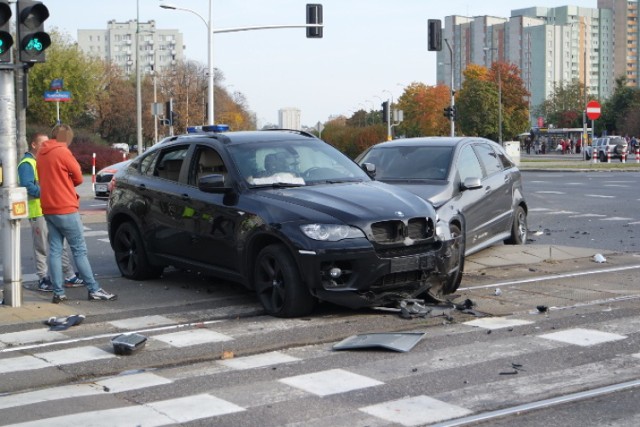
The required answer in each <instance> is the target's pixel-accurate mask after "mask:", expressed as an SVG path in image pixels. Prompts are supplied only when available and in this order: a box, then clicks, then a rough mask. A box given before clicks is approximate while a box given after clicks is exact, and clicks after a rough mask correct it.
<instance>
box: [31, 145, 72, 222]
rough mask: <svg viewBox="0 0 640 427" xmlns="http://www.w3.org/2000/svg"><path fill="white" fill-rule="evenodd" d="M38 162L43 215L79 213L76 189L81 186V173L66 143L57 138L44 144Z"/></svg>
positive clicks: (37, 158)
mask: <svg viewBox="0 0 640 427" xmlns="http://www.w3.org/2000/svg"><path fill="white" fill-rule="evenodd" d="M36 163H37V167H38V176H39V178H40V202H41V204H42V212H43V213H44V214H45V215H65V214H70V213H74V212H78V209H79V208H80V202H79V196H78V194H77V193H76V189H75V187H77V186H78V185H80V184H82V170H81V169H80V164H79V163H78V161H77V160H76V158H75V157H73V154H72V153H71V150H69V147H68V146H67V144H65V143H62V142H58V141H56V140H55V139H50V140H48V141H45V142H44V143H43V144H42V147H40V150H38V154H37V156H36Z"/></svg>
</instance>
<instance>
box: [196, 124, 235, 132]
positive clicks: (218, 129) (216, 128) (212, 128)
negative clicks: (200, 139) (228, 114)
mask: <svg viewBox="0 0 640 427" xmlns="http://www.w3.org/2000/svg"><path fill="white" fill-rule="evenodd" d="M202 130H203V131H205V132H227V131H228V130H229V125H223V124H220V125H207V126H202Z"/></svg>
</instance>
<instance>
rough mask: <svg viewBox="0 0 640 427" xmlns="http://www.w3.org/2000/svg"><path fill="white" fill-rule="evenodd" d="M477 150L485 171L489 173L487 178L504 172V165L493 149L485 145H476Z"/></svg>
mask: <svg viewBox="0 0 640 427" xmlns="http://www.w3.org/2000/svg"><path fill="white" fill-rule="evenodd" d="M475 148H476V151H477V152H478V157H480V161H481V162H482V165H483V166H484V169H485V170H486V171H487V176H491V175H493V174H494V173H497V172H500V171H501V170H502V164H501V162H500V160H499V159H498V156H497V155H496V152H495V151H493V148H491V147H490V146H488V145H484V144H476V145H475Z"/></svg>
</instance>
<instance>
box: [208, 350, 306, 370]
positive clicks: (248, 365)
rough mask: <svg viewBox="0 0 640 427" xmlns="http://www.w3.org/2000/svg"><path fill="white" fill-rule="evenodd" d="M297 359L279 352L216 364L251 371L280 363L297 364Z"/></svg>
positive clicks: (221, 361)
mask: <svg viewBox="0 0 640 427" xmlns="http://www.w3.org/2000/svg"><path fill="white" fill-rule="evenodd" d="M298 360H300V359H298V358H297V357H293V356H288V355H286V354H284V353H281V352H279V351H272V352H269V353H263V354H256V355H254V356H247V357H239V358H237V359H226V360H220V361H218V363H220V364H221V365H224V366H228V367H230V368H233V369H239V370H242V369H253V368H262V367H264V366H271V365H277V364H280V363H288V362H297V361H298Z"/></svg>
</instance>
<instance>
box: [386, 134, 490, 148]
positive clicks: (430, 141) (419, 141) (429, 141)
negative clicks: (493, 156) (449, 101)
mask: <svg viewBox="0 0 640 427" xmlns="http://www.w3.org/2000/svg"><path fill="white" fill-rule="evenodd" d="M476 141H482V142H489V143H494V144H495V142H494V141H491V140H490V139H486V138H480V137H457V136H426V137H419V138H400V139H394V140H393V141H386V142H381V143H379V144H376V145H374V147H402V146H407V145H433V146H436V145H437V146H441V147H455V146H457V145H459V144H462V143H465V142H476Z"/></svg>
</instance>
